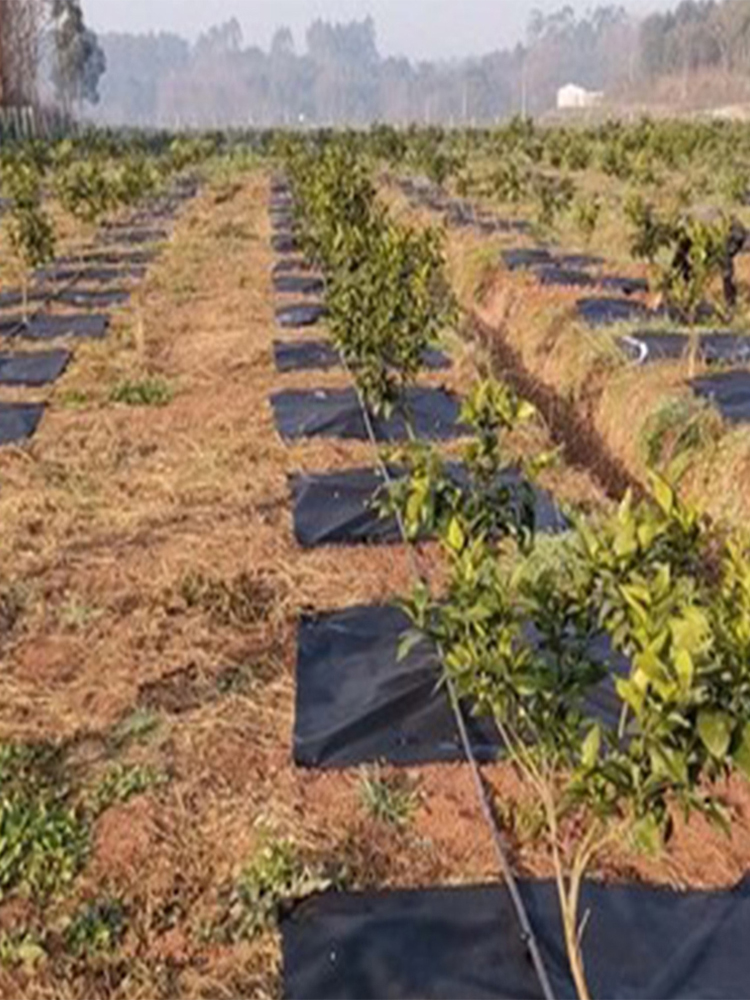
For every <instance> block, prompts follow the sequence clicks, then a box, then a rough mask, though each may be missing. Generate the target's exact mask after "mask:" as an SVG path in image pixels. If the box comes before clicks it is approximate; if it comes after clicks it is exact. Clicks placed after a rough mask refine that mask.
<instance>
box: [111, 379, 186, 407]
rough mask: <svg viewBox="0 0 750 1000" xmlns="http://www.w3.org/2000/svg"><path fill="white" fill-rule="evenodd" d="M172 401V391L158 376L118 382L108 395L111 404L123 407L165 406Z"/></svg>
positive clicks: (164, 380) (167, 383)
mask: <svg viewBox="0 0 750 1000" xmlns="http://www.w3.org/2000/svg"><path fill="white" fill-rule="evenodd" d="M173 399H174V389H173V387H172V386H171V385H170V384H169V382H167V381H166V379H163V378H160V377H158V376H153V377H148V378H143V379H139V380H136V381H131V380H129V379H125V380H124V381H122V382H118V383H117V385H116V386H114V388H113V389H112V391H111V392H110V394H109V401H110V402H111V403H123V404H124V405H125V406H167V405H168V404H169V403H171V402H172V400H173Z"/></svg>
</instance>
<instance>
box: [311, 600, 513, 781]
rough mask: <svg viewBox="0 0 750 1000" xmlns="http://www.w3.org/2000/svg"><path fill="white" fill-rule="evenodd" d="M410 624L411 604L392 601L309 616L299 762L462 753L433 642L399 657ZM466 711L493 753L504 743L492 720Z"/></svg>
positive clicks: (478, 746) (475, 734) (415, 760)
mask: <svg viewBox="0 0 750 1000" xmlns="http://www.w3.org/2000/svg"><path fill="white" fill-rule="evenodd" d="M408 629H409V619H408V618H407V617H406V615H405V614H404V612H403V611H401V610H399V609H398V608H391V607H361V608H349V609H347V610H346V611H338V612H335V613H333V614H328V615H321V616H317V617H314V618H303V619H302V621H301V622H300V625H299V630H298V633H297V694H296V699H297V702H296V713H295V723H294V762H295V764H297V765H299V766H302V767H324V768H337V767H339V768H340V767H354V766H358V765H360V764H366V763H368V762H374V761H387V762H388V763H391V764H425V763H431V762H432V763H437V762H441V761H456V760H463V759H464V754H463V752H462V748H461V739H460V736H459V733H458V729H457V726H456V720H455V718H454V715H453V711H452V709H451V706H450V702H449V700H448V696H447V693H446V691H445V688H444V687H442V686H439V681H440V666H439V661H438V658H437V655H436V653H435V650H434V648H433V647H432V645H431V644H430V643H429V642H428V641H427V640H424V641H423V642H421V643H419V645H417V646H416V647H415V648H413V649H412V650H411V651H410V653H409V655H408V656H407V657H405V658H404V659H403V660H402V661H399V658H398V646H399V641H400V639H401V636H402V635H403V634H404V632H406V631H407V630H408ZM464 714H465V717H466V722H467V727H468V730H469V734H470V739H471V742H472V746H473V748H474V752H475V753H476V755H477V757H478V758H479V759H480V760H494V759H495V758H496V757H497V754H498V750H499V748H500V737H499V735H498V732H497V729H496V727H495V724H494V722H493V721H492V720H491V719H489V718H487V719H481V720H480V719H476V718H474V717H473V716H471V714H470V713H469V712H465V713H464Z"/></svg>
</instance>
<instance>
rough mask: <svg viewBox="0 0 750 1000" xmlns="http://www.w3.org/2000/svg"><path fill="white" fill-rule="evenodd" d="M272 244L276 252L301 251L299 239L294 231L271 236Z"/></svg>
mask: <svg viewBox="0 0 750 1000" xmlns="http://www.w3.org/2000/svg"><path fill="white" fill-rule="evenodd" d="M271 246H272V247H273V249H274V251H275V252H276V253H299V251H300V250H301V247H300V244H299V241H298V240H297V238H296V236H294V234H293V233H277V234H276V235H275V236H272V237H271Z"/></svg>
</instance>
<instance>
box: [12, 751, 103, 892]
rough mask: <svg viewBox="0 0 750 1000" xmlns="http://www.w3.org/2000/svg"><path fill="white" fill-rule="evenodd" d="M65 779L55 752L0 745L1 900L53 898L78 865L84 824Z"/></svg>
mask: <svg viewBox="0 0 750 1000" xmlns="http://www.w3.org/2000/svg"><path fill="white" fill-rule="evenodd" d="M64 777H65V776H64V774H63V773H62V769H61V764H60V759H59V755H58V753H57V751H55V750H54V749H51V748H48V747H25V746H18V745H15V744H0V901H1V900H2V899H3V898H5V897H6V896H8V895H9V894H11V893H13V892H16V891H20V892H22V893H23V894H25V895H28V896H31V897H33V898H35V899H45V898H47V897H49V896H53V895H57V894H58V893H59V892H60V891H61V890H62V889H63V888H64V887H65V886H67V885H69V884H70V883H71V882H72V881H73V879H74V878H75V876H76V875H77V874H78V872H79V871H80V870H81V868H82V867H83V864H84V862H85V860H86V856H87V854H88V848H89V824H88V822H87V819H86V817H85V816H84V815H83V814H82V812H81V811H80V810H79V809H77V808H76V807H74V806H73V805H71V802H70V799H71V795H70V790H69V788H68V787H67V784H66V783H65V780H64Z"/></svg>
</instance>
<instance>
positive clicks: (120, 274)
mask: <svg viewBox="0 0 750 1000" xmlns="http://www.w3.org/2000/svg"><path fill="white" fill-rule="evenodd" d="M145 274H146V268H145V266H144V265H142V264H130V263H127V264H123V265H122V266H121V267H86V266H84V267H76V266H75V265H71V266H70V267H68V266H67V265H66V266H64V267H46V268H40V269H39V270H37V271H35V272H34V280H35V281H36V282H37V283H39V284H42V283H43V282H55V281H81V282H83V283H89V284H102V285H105V284H108V283H110V282H112V281H120V280H122V279H123V278H135V279H141V278H143V277H144V275H145Z"/></svg>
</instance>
